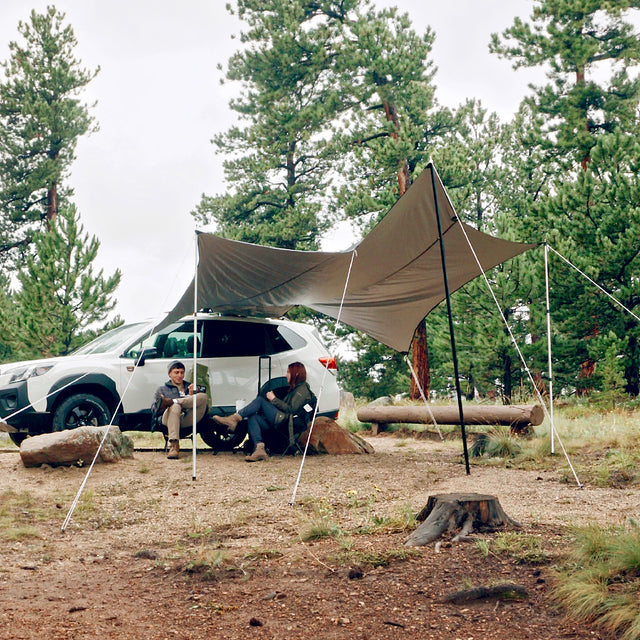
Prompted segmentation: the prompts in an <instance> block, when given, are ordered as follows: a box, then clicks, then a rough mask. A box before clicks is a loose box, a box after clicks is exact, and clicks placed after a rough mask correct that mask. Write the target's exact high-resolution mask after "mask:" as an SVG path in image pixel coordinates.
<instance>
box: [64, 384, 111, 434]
mask: <svg viewBox="0 0 640 640" xmlns="http://www.w3.org/2000/svg"><path fill="white" fill-rule="evenodd" d="M110 420H111V412H110V411H109V407H107V405H106V404H105V403H104V402H103V401H102V400H101V399H100V398H98V396H94V395H92V394H90V393H78V394H76V395H73V396H69V397H68V398H67V399H66V400H65V401H64V402H62V403H61V404H60V406H59V407H58V408H57V409H56V410H55V413H54V414H53V430H54V431H64V430H65V429H75V428H76V427H86V426H89V427H99V426H102V425H105V424H109V421H110Z"/></svg>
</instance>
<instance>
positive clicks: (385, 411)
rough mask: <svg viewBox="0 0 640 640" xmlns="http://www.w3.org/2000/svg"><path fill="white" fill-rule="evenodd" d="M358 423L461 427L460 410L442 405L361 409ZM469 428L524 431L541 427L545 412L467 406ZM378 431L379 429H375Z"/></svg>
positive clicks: (529, 408) (527, 408)
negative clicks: (482, 426) (503, 427)
mask: <svg viewBox="0 0 640 640" xmlns="http://www.w3.org/2000/svg"><path fill="white" fill-rule="evenodd" d="M357 417H358V420H359V421H360V422H370V423H372V424H374V425H378V426H379V425H385V424H394V423H410V424H460V413H459V410H458V407H454V406H442V405H433V406H432V405H429V406H426V405H416V406H413V405H407V406H400V407H398V406H372V405H366V406H364V407H361V408H360V409H358V413H357ZM463 417H464V422H465V424H467V425H474V424H475V425H477V424H494V425H507V426H510V427H511V428H512V430H513V431H517V432H521V431H523V430H527V429H528V427H530V426H537V425H539V424H542V421H543V419H544V410H543V409H542V407H541V406H540V405H539V404H523V405H516V404H512V405H491V406H487V405H466V406H463ZM374 431H377V428H375V429H374Z"/></svg>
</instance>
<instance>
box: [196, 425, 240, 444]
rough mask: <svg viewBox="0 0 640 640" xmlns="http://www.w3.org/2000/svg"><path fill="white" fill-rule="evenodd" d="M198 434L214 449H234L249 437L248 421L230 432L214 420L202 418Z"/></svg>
mask: <svg viewBox="0 0 640 640" xmlns="http://www.w3.org/2000/svg"><path fill="white" fill-rule="evenodd" d="M198 434H199V435H200V437H201V438H202V440H203V441H204V443H205V444H206V445H207V446H209V447H211V448H212V449H213V450H214V451H233V449H235V448H236V447H239V446H240V445H241V444H242V442H243V441H244V439H245V438H246V437H247V423H246V422H244V421H243V422H241V423H240V424H239V425H238V426H237V427H236V430H235V431H234V432H233V433H230V432H228V431H227V430H226V429H225V428H224V427H222V426H220V425H219V424H216V423H215V422H214V421H213V420H202V422H200V424H198Z"/></svg>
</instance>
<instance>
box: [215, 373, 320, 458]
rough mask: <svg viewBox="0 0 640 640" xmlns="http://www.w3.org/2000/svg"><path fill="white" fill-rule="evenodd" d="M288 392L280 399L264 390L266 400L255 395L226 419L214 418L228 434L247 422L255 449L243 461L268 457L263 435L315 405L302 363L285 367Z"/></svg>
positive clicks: (314, 398) (271, 392)
mask: <svg viewBox="0 0 640 640" xmlns="http://www.w3.org/2000/svg"><path fill="white" fill-rule="evenodd" d="M287 382H288V383H289V390H288V392H287V395H286V396H285V397H284V398H283V399H282V400H280V398H278V397H277V396H276V394H275V393H273V391H267V393H266V398H263V397H262V396H258V397H257V398H255V399H254V400H252V401H251V402H250V403H249V404H248V405H246V406H244V407H243V408H242V409H240V410H239V411H238V412H237V413H234V414H232V415H230V416H227V417H221V416H213V419H214V420H215V421H216V422H218V423H220V424H222V425H224V426H225V427H226V428H227V429H228V430H229V431H235V428H236V427H237V426H238V423H239V422H240V421H241V420H244V419H245V418H246V419H247V423H248V431H249V437H250V438H251V442H252V443H253V445H254V447H255V449H254V451H253V453H252V454H251V455H250V456H247V457H246V458H245V460H246V461H247V462H257V461H259V460H266V459H267V458H268V456H267V452H266V449H265V446H264V432H265V431H268V430H270V429H275V428H277V427H278V426H279V425H280V424H282V423H283V422H285V421H288V420H289V416H295V415H296V414H298V413H300V412H302V411H303V410H304V406H305V405H306V404H310V403H315V401H316V397H315V395H314V394H313V391H311V388H310V387H309V385H308V384H307V370H306V369H305V367H304V365H303V364H302V363H301V362H292V363H291V364H290V365H289V366H288V367H287Z"/></svg>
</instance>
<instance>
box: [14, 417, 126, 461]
mask: <svg viewBox="0 0 640 640" xmlns="http://www.w3.org/2000/svg"><path fill="white" fill-rule="evenodd" d="M106 429H109V433H108V435H107V437H106V439H105V441H104V444H103V445H102V448H101V449H100V455H99V456H98V458H97V460H96V462H117V461H118V460H120V459H121V458H132V457H133V441H132V440H131V438H130V437H129V436H127V435H124V434H123V433H122V432H121V431H120V429H118V427H116V426H111V427H107V426H104V427H88V426H86V427H78V428H76V429H69V430H67V431H56V432H54V433H44V434H42V435H39V436H33V437H32V438H27V439H26V440H24V441H23V442H22V444H21V445H20V457H21V458H22V463H23V464H24V466H25V467H37V466H39V465H41V464H49V465H52V466H59V465H72V464H77V463H84V464H89V463H90V462H91V461H92V460H93V458H94V456H95V455H96V452H97V451H98V447H99V446H100V442H102V439H103V438H104V434H105V430H106Z"/></svg>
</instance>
